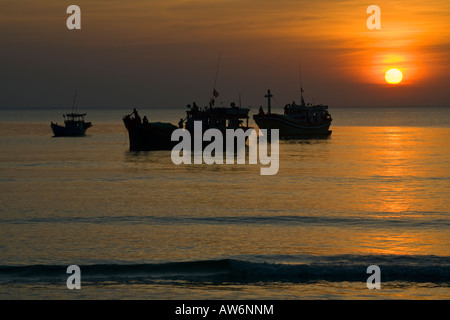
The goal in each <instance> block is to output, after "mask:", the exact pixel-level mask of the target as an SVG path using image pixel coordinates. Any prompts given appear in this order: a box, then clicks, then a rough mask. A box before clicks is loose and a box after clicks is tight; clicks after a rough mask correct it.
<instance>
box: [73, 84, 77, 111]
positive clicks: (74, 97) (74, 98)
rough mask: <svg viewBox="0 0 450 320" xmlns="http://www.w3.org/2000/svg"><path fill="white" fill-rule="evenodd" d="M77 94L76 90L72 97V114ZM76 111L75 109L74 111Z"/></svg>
mask: <svg viewBox="0 0 450 320" xmlns="http://www.w3.org/2000/svg"><path fill="white" fill-rule="evenodd" d="M77 92H78V89H75V95H74V96H73V102H72V113H74V109H75V101H76V100H77ZM75 111H76V109H75Z"/></svg>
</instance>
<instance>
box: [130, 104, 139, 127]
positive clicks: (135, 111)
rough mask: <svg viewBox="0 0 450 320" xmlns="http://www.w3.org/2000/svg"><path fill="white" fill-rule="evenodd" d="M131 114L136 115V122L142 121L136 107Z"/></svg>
mask: <svg viewBox="0 0 450 320" xmlns="http://www.w3.org/2000/svg"><path fill="white" fill-rule="evenodd" d="M131 114H132V115H134V121H135V122H137V123H141V117H140V116H139V113H138V112H137V110H136V108H133V113H131Z"/></svg>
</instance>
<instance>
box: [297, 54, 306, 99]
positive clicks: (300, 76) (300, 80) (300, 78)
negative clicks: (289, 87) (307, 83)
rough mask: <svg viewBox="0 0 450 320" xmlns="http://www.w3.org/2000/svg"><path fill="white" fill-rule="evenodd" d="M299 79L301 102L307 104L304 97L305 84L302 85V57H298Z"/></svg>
mask: <svg viewBox="0 0 450 320" xmlns="http://www.w3.org/2000/svg"><path fill="white" fill-rule="evenodd" d="M298 81H299V83H300V104H301V105H302V106H304V105H305V100H304V99H303V86H302V73H301V68H300V59H298Z"/></svg>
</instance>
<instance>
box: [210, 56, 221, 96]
mask: <svg viewBox="0 0 450 320" xmlns="http://www.w3.org/2000/svg"><path fill="white" fill-rule="evenodd" d="M221 55H222V53H219V60H218V61H217V68H216V76H215V78H214V87H213V96H212V99H214V98H217V97H218V96H219V93H218V92H217V91H216V84H217V75H218V74H219V65H220V57H221Z"/></svg>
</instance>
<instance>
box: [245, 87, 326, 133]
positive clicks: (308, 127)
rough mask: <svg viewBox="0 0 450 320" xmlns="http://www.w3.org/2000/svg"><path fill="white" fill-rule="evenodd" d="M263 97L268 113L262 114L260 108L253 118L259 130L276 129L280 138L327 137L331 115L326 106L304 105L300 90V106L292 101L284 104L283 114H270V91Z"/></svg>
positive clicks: (262, 111)
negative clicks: (265, 100) (265, 99)
mask: <svg viewBox="0 0 450 320" xmlns="http://www.w3.org/2000/svg"><path fill="white" fill-rule="evenodd" d="M265 97H266V98H267V100H268V103H267V108H268V110H267V111H268V112H267V113H266V112H264V110H263V108H262V106H261V107H260V108H259V113H258V114H256V115H254V116H253V119H254V120H255V122H256V124H257V125H258V127H259V128H260V129H268V130H270V129H278V130H279V135H280V138H301V137H309V136H328V135H330V134H331V132H332V131H331V130H329V128H330V125H331V121H332V118H331V115H330V114H329V113H328V106H327V105H322V104H311V103H308V104H305V100H304V99H303V89H302V88H301V95H300V104H296V103H295V102H294V101H293V102H292V103H290V104H286V105H285V107H284V114H278V113H272V111H271V98H272V97H273V95H272V93H271V92H270V90H268V91H267V94H266V95H265Z"/></svg>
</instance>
